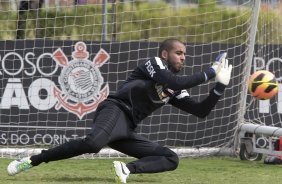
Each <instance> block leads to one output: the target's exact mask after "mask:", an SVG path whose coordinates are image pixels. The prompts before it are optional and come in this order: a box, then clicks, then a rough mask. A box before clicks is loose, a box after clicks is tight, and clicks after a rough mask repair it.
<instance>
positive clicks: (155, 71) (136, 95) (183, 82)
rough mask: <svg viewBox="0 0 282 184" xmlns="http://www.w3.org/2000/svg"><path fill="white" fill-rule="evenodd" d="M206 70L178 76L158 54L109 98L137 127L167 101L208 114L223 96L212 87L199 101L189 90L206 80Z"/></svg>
mask: <svg viewBox="0 0 282 184" xmlns="http://www.w3.org/2000/svg"><path fill="white" fill-rule="evenodd" d="M206 73H207V72H206ZM206 73H205V72H198V73H195V74H193V75H189V76H188V75H177V74H174V73H172V72H171V71H170V70H169V69H168V67H167V65H166V62H165V61H162V60H161V59H160V58H159V57H154V58H151V59H149V60H148V61H146V62H144V63H142V64H140V65H139V66H138V67H137V68H136V69H135V70H134V71H132V73H131V74H130V76H129V77H128V79H127V80H126V81H125V82H124V83H123V84H122V85H121V86H120V87H119V88H118V90H117V91H116V93H114V94H110V95H109V96H108V100H112V101H114V102H117V103H118V105H120V106H121V107H122V109H123V110H125V111H126V113H127V114H129V118H130V119H132V121H133V123H134V125H135V126H136V125H137V124H138V122H140V121H141V120H143V119H144V118H146V117H147V116H148V115H150V114H151V113H152V112H153V111H155V110H156V109H158V108H160V107H161V106H163V105H165V104H166V103H169V104H171V105H173V106H175V107H177V108H179V109H181V110H184V111H186V112H188V113H191V114H193V115H196V116H198V117H205V116H206V115H207V114H208V113H209V112H210V111H211V109H212V108H213V107H214V106H215V104H216V103H217V101H218V99H219V98H220V95H217V94H216V93H215V92H214V90H211V91H210V95H209V96H208V97H207V98H206V99H204V100H203V101H201V102H197V101H195V100H193V99H192V98H191V97H190V96H189V94H188V92H187V90H186V89H189V88H192V87H194V86H197V85H199V84H201V83H203V82H205V81H206ZM213 77H214V76H213Z"/></svg>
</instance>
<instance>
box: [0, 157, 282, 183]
mask: <svg viewBox="0 0 282 184" xmlns="http://www.w3.org/2000/svg"><path fill="white" fill-rule="evenodd" d="M10 161H11V160H10V159H1V160H0V169H1V171H0V177H1V180H0V181H1V182H0V183H1V184H2V183H3V184H44V183H52V184H62V183H73V184H74V183H75V184H84V183H89V184H90V183H91V184H106V183H114V174H113V171H112V168H111V166H112V160H110V159H94V160H74V159H69V160H63V161H57V162H51V163H48V164H42V165H40V166H38V167H34V168H32V169H30V170H28V171H25V172H23V173H20V174H18V175H16V176H8V175H7V174H6V167H7V165H8V163H9V162H10ZM123 161H125V162H128V161H130V160H127V159H125V160H123ZM281 169H282V165H265V164H263V161H259V162H250V161H241V160H239V159H237V158H202V159H181V160H180V165H179V167H178V168H177V169H176V170H175V171H170V172H164V173H156V174H136V175H130V177H129V179H128V183H129V184H141V183H142V184H149V183H154V184H179V183H183V184H184V183H185V184H276V183H277V184H278V183H281V182H282V172H281Z"/></svg>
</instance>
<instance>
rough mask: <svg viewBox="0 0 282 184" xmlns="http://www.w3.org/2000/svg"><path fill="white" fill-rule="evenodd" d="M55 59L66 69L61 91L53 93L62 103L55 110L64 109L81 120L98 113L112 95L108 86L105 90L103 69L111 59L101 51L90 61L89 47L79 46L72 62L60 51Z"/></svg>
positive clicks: (61, 78)
mask: <svg viewBox="0 0 282 184" xmlns="http://www.w3.org/2000/svg"><path fill="white" fill-rule="evenodd" d="M53 58H54V60H55V61H56V62H57V63H58V64H59V66H61V67H62V68H63V69H62V72H61V74H60V76H59V79H58V80H59V84H60V87H61V89H59V88H58V87H56V86H55V87H54V89H53V91H54V97H55V98H56V99H57V100H58V103H57V105H56V107H55V108H56V109H57V110H59V109H61V108H64V109H65V110H67V111H69V112H71V113H74V114H76V115H77V116H78V117H79V118H80V119H82V118H83V116H84V115H86V114H88V113H90V112H93V111H95V110H96V108H97V106H98V104H99V103H100V102H102V101H103V100H104V99H105V98H106V97H107V96H108V94H109V86H108V84H106V85H105V86H104V87H103V88H102V89H101V87H102V85H103V83H104V79H103V77H102V75H101V73H100V70H99V67H101V66H102V65H103V64H105V63H106V62H107V61H108V59H109V58H110V55H109V54H108V53H107V52H106V51H105V50H104V49H102V48H101V49H100V50H99V52H98V53H97V55H96V56H95V57H94V59H93V60H92V61H90V60H89V53H88V52H87V46H86V44H85V43H84V42H77V43H76V44H75V47H74V52H72V58H73V59H72V60H71V61H68V58H67V57H66V55H65V54H64V52H63V51H62V50H61V49H60V48H58V49H57V50H56V51H55V52H54V53H53Z"/></svg>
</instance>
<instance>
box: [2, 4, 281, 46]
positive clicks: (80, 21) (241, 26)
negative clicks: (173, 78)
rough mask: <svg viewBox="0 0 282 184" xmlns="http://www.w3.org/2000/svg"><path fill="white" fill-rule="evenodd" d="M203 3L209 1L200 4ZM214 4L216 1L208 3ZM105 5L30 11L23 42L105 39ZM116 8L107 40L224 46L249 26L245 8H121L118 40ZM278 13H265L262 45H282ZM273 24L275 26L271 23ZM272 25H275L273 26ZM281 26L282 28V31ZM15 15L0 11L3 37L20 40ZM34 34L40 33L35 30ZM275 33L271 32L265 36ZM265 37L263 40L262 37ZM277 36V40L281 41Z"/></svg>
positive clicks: (243, 38) (242, 39)
mask: <svg viewBox="0 0 282 184" xmlns="http://www.w3.org/2000/svg"><path fill="white" fill-rule="evenodd" d="M202 1H203V2H205V0H202ZM210 2H213V1H210ZM101 8H102V7H101V6H98V5H87V6H77V7H74V8H61V9H59V10H58V9H56V8H50V9H48V10H47V9H42V10H41V11H40V12H39V13H40V14H39V15H36V14H37V13H38V12H37V11H28V12H27V13H26V14H25V15H24V16H21V17H20V18H19V19H20V20H22V23H24V22H25V20H27V21H26V26H25V27H19V28H20V29H22V30H24V38H25V39H35V38H36V37H37V38H45V39H56V40H95V41H100V40H101V38H102V35H101V32H102V15H101V12H102V9H101ZM111 11H112V6H111V5H109V6H108V16H107V19H108V24H107V27H108V35H107V38H108V40H109V41H111V40H113V39H116V41H128V40H138V41H139V40H141V41H160V40H163V39H164V38H167V37H177V38H179V39H181V40H183V41H187V42H193V43H207V42H222V43H235V44H236V43H244V42H245V41H246V37H247V36H248V32H249V30H248V29H249V28H248V25H247V24H245V22H247V21H248V20H249V19H250V15H251V12H250V10H248V9H247V8H243V9H234V8H232V7H229V8H228V7H222V6H219V5H216V4H215V3H214V4H210V3H209V4H208V5H205V3H202V4H200V5H199V6H183V7H181V8H177V9H173V8H171V7H170V6H169V5H168V4H166V3H138V1H136V3H134V4H117V14H116V28H117V29H116V37H113V34H112V33H113V25H114V23H113V21H112V16H113V14H112V12H111ZM280 17H281V16H277V13H275V12H271V13H269V12H263V11H262V12H261V13H260V22H264V23H265V22H268V23H269V24H268V25H269V26H267V24H266V25H264V24H261V23H260V24H259V25H258V41H260V42H262V41H263V39H267V40H270V41H271V42H273V43H280V41H281V39H280V36H279V31H280V30H281V25H279V24H277V27H273V25H274V24H272V23H273V22H274V23H275V22H281V18H280ZM270 23H271V24H270ZM270 25H271V26H270ZM279 26H280V27H279ZM16 27H17V12H8V11H7V12H3V11H2V12H0V39H1V40H14V39H16V30H17V29H16ZM35 30H36V31H35ZM267 33H271V34H267ZM265 35H266V36H267V37H266V38H265V37H264V38H263V39H262V38H260V36H261V37H262V36H265ZM277 37H278V39H277Z"/></svg>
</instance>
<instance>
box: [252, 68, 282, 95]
mask: <svg viewBox="0 0 282 184" xmlns="http://www.w3.org/2000/svg"><path fill="white" fill-rule="evenodd" d="M249 92H250V93H251V95H252V96H253V97H255V98H257V99H259V100H267V99H270V98H272V97H273V96H275V95H276V94H277V92H278V82H277V81H276V79H275V76H274V75H273V73H271V72H269V71H267V70H259V71H256V72H255V73H253V74H252V75H251V77H250V79H249Z"/></svg>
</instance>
